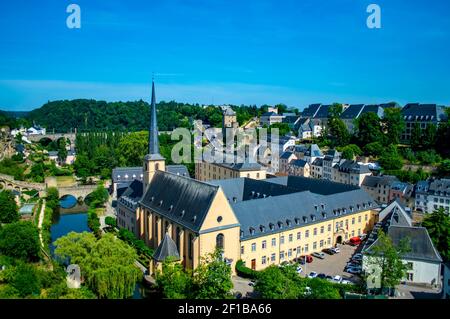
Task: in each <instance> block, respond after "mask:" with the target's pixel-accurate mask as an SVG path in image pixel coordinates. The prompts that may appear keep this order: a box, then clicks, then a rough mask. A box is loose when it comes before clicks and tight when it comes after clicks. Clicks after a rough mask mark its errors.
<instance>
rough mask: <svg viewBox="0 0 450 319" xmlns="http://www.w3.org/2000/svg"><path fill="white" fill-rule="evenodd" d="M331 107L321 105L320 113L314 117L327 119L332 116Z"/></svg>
mask: <svg viewBox="0 0 450 319" xmlns="http://www.w3.org/2000/svg"><path fill="white" fill-rule="evenodd" d="M330 109H331V105H321V106H320V109H319V111H318V112H317V113H316V115H314V118H315V119H326V118H328V117H329V115H330Z"/></svg>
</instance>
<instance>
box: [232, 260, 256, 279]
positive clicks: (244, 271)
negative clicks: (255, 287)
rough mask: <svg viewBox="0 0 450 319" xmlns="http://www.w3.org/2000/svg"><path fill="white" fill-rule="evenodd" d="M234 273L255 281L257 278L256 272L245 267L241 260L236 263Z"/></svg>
mask: <svg viewBox="0 0 450 319" xmlns="http://www.w3.org/2000/svg"><path fill="white" fill-rule="evenodd" d="M236 273H237V274H238V276H239V277H242V278H248V279H257V277H258V272H257V271H256V270H253V269H250V268H248V267H246V266H245V264H244V262H243V261H242V260H238V261H237V263H236Z"/></svg>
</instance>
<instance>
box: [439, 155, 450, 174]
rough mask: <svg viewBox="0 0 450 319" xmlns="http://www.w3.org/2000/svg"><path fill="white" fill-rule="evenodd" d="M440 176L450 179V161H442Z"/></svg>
mask: <svg viewBox="0 0 450 319" xmlns="http://www.w3.org/2000/svg"><path fill="white" fill-rule="evenodd" d="M438 175H439V176H440V177H450V159H447V160H443V161H442V163H441V164H440V165H439V167H438Z"/></svg>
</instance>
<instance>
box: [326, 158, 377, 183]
mask: <svg viewBox="0 0 450 319" xmlns="http://www.w3.org/2000/svg"><path fill="white" fill-rule="evenodd" d="M371 174H372V172H371V171H370V170H369V167H368V166H367V165H363V164H360V163H358V162H356V161H352V160H347V159H343V160H340V161H339V162H338V163H337V164H335V165H334V166H333V170H332V177H333V181H334V182H337V183H343V184H350V185H356V186H361V185H362V183H363V181H364V178H365V177H366V176H370V175H371Z"/></svg>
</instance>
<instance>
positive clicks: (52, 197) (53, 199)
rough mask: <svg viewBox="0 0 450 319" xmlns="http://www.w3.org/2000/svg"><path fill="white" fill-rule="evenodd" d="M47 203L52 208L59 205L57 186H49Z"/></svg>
mask: <svg viewBox="0 0 450 319" xmlns="http://www.w3.org/2000/svg"><path fill="white" fill-rule="evenodd" d="M46 205H47V207H50V208H51V209H52V210H55V209H56V208H57V207H58V206H59V191H58V189H57V188H56V187H49V188H48V189H47V198H46Z"/></svg>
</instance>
